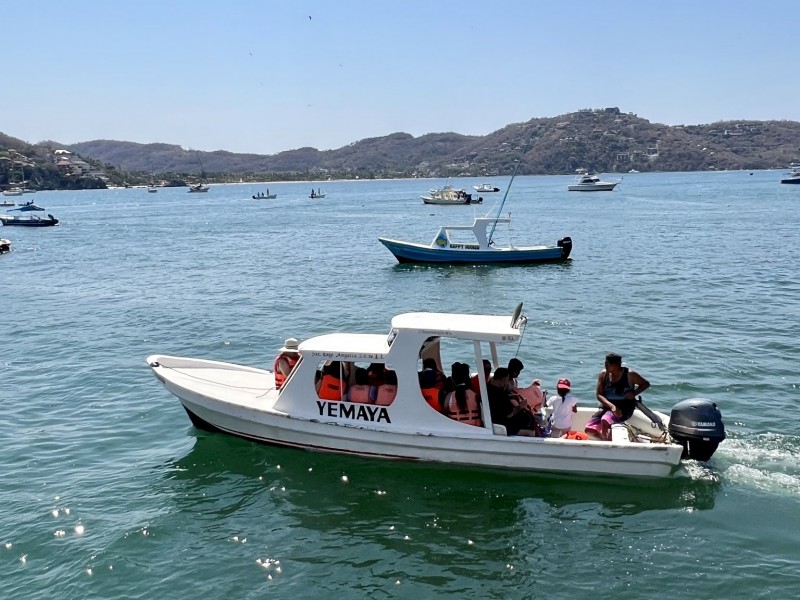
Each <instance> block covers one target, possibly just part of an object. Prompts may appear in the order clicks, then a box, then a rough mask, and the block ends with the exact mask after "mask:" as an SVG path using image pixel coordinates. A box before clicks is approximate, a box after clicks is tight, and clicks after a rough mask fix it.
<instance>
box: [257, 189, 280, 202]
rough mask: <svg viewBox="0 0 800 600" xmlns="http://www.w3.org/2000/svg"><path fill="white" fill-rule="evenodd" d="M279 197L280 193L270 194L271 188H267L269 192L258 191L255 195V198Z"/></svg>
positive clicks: (272, 198)
mask: <svg viewBox="0 0 800 600" xmlns="http://www.w3.org/2000/svg"><path fill="white" fill-rule="evenodd" d="M277 197H278V194H270V193H269V188H267V193H266V194H265V193H264V192H258V193H257V194H255V195H254V196H253V200H275V198H277Z"/></svg>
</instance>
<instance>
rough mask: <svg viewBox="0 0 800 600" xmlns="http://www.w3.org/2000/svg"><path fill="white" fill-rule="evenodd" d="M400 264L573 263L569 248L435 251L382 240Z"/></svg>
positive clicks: (414, 245) (570, 246)
mask: <svg viewBox="0 0 800 600" xmlns="http://www.w3.org/2000/svg"><path fill="white" fill-rule="evenodd" d="M378 240H379V241H380V242H381V243H382V244H383V245H384V246H386V248H387V249H388V250H389V252H391V253H392V254H393V255H394V257H395V258H396V259H397V261H398V262H400V263H440V264H473V265H475V264H478V265H480V264H533V263H546V262H559V261H564V260H568V259H569V254H570V251H571V249H572V244H571V243H570V244H569V247H568V248H567V247H560V246H534V247H527V248H502V249H486V250H480V249H469V248H464V249H450V248H446V249H445V248H431V247H430V246H424V245H422V244H412V243H409V242H401V241H399V240H390V239H386V238H378Z"/></svg>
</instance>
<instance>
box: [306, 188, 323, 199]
mask: <svg viewBox="0 0 800 600" xmlns="http://www.w3.org/2000/svg"><path fill="white" fill-rule="evenodd" d="M308 197H309V198H312V199H313V198H324V197H325V194H324V193H323V192H322V190H320V189H317V191H314V190H313V189H312V190H311V194H310V195H309V196H308Z"/></svg>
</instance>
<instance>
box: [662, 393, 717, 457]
mask: <svg viewBox="0 0 800 600" xmlns="http://www.w3.org/2000/svg"><path fill="white" fill-rule="evenodd" d="M669 434H670V436H671V437H672V439H673V440H675V442H676V443H678V444H680V445H681V446H683V454H682V456H681V458H691V459H693V460H708V459H709V458H711V455H712V454H714V451H715V450H716V449H717V446H719V443H720V442H721V441H722V440H724V439H725V425H724V424H723V423H722V415H721V414H720V412H719V409H718V408H717V405H716V404H714V403H713V402H712V401H711V400H708V399H707V398H689V399H688V400H682V401H680V402H678V403H677V404H676V405H675V406H673V407H672V412H671V413H670V416H669Z"/></svg>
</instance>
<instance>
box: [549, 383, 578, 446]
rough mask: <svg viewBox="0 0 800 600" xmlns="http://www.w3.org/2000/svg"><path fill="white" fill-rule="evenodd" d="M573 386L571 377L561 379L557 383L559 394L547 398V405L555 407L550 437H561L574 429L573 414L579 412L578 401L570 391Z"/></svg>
mask: <svg viewBox="0 0 800 600" xmlns="http://www.w3.org/2000/svg"><path fill="white" fill-rule="evenodd" d="M571 387H572V386H571V385H570V382H569V379H566V378H562V379H559V380H558V383H557V384H556V391H557V392H558V394H554V395H552V396H550V397H549V398H548V399H547V406H549V407H550V408H552V409H553V412H552V413H550V423H551V425H552V429H551V430H550V437H554V438H557V437H561V436H562V435H565V434H566V433H567V432H568V431H570V429H572V415H573V414H574V413H576V412H578V401H577V400H576V399H575V396H573V395H572V394H571V393H570V389H571Z"/></svg>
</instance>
